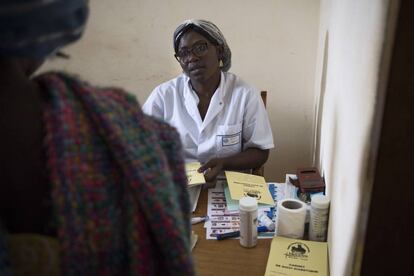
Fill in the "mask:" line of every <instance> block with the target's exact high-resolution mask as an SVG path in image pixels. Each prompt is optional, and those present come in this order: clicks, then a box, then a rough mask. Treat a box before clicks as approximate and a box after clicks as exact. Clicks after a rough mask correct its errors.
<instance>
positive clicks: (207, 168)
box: [198, 158, 224, 182]
mask: <svg viewBox="0 0 414 276" xmlns="http://www.w3.org/2000/svg"><path fill="white" fill-rule="evenodd" d="M223 167H224V160H223V159H221V158H213V159H210V160H209V161H207V162H206V163H204V164H203V165H202V166H201V167H200V168H199V169H198V172H199V173H204V178H205V179H206V182H213V181H215V180H216V178H217V176H218V175H219V174H220V172H221V171H222V170H223Z"/></svg>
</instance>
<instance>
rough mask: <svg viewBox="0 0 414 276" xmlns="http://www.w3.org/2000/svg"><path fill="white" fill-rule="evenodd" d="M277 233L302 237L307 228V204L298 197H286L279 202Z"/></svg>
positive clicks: (284, 235)
mask: <svg viewBox="0 0 414 276" xmlns="http://www.w3.org/2000/svg"><path fill="white" fill-rule="evenodd" d="M277 213H278V214H277V235H278V236H282V237H287V238H292V239H302V238H303V233H304V230H305V218H306V204H305V203H304V202H302V201H300V200H297V199H292V198H289V199H284V200H281V201H279V202H278V204H277Z"/></svg>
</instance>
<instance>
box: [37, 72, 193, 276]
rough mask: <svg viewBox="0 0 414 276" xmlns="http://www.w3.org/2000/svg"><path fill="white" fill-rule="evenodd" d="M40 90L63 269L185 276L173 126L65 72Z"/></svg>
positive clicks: (187, 260)
mask: <svg viewBox="0 0 414 276" xmlns="http://www.w3.org/2000/svg"><path fill="white" fill-rule="evenodd" d="M37 81H38V82H39V83H40V84H41V85H42V86H43V87H44V88H45V90H47V91H48V93H49V94H48V96H49V100H48V102H47V105H46V106H45V112H44V123H45V132H46V133H45V150H46V153H47V166H48V170H49V175H50V181H51V183H52V198H53V202H54V211H55V215H56V218H57V228H58V239H59V243H60V250H61V252H60V262H61V271H62V273H63V274H64V275H76V276H78V275H193V274H195V272H194V268H193V263H192V257H191V252H190V230H191V225H190V222H189V221H190V219H189V217H190V206H189V198H188V193H187V184H186V176H185V172H184V164H183V159H182V155H181V144H180V142H179V141H180V139H179V136H178V134H177V133H176V131H175V130H174V129H173V128H172V127H170V126H168V125H167V124H165V123H162V122H160V121H157V120H156V119H153V118H151V117H148V116H146V115H144V114H143V113H142V111H141V110H140V108H139V105H138V103H137V101H136V100H135V98H134V97H133V96H131V95H129V94H127V93H125V92H123V91H122V90H119V89H115V88H96V87H93V86H90V85H89V84H87V83H85V82H82V81H80V80H78V79H76V78H74V77H71V76H68V75H66V74H63V73H47V74H44V75H41V76H39V77H37Z"/></svg>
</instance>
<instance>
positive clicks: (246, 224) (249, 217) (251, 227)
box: [239, 196, 257, 248]
mask: <svg viewBox="0 0 414 276" xmlns="http://www.w3.org/2000/svg"><path fill="white" fill-rule="evenodd" d="M239 212H240V245H241V246H243V247H247V248H250V247H254V246H256V244H257V200H256V199H255V198H253V197H248V196H247V197H242V198H241V199H240V200H239Z"/></svg>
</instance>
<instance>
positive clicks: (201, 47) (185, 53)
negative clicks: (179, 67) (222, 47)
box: [174, 42, 208, 63]
mask: <svg viewBox="0 0 414 276" xmlns="http://www.w3.org/2000/svg"><path fill="white" fill-rule="evenodd" d="M207 51H208V45H207V42H203V43H198V44H195V45H193V47H191V48H182V49H180V50H179V51H178V52H177V53H176V54H175V55H174V56H175V59H176V60H177V61H178V62H181V63H183V62H186V60H188V58H189V57H190V55H191V53H193V54H194V55H195V56H196V57H202V56H204V55H205V54H206V53H207Z"/></svg>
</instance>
